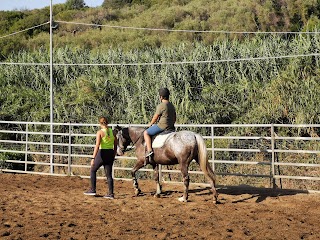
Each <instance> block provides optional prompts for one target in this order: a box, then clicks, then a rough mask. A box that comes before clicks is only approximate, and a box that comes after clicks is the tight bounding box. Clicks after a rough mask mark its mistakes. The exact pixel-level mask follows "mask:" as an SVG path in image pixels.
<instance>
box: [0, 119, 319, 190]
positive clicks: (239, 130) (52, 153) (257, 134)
mask: <svg viewBox="0 0 320 240" xmlns="http://www.w3.org/2000/svg"><path fill="white" fill-rule="evenodd" d="M110 126H112V127H114V126H115V125H113V124H111V125H110ZM126 126H129V125H126ZM130 126H145V125H138V124H132V125H130ZM51 127H52V128H53V132H52V133H51V132H50V128H51ZM176 127H177V130H178V131H179V130H191V131H194V132H197V133H199V134H201V135H202V136H203V138H204V139H205V141H206V144H207V149H208V154H209V162H210V164H211V165H212V167H213V169H214V171H215V172H216V175H217V176H218V178H219V179H218V182H219V184H220V185H230V184H232V185H235V184H249V185H252V184H254V185H258V186H259V185H260V186H261V184H264V186H265V184H266V181H265V180H267V182H268V184H269V186H270V187H276V186H279V185H281V187H282V184H283V181H287V182H286V184H285V187H286V188H296V189H304V190H309V191H320V189H319V185H320V184H319V181H320V137H319V136H318V134H320V124H319V125H289V124H287V125H282V124H239V125H238V124H212V125H211V124H202V125H200V124H197V125H192V124H185V125H179V124H178V125H176ZM97 129H98V125H97V124H80V123H53V124H50V123H44V122H13V121H0V168H1V171H2V172H14V173H33V174H47V175H57V176H68V175H78V176H81V177H88V175H89V168H90V165H89V161H88V158H89V157H90V156H91V155H92V151H93V147H94V144H93V143H94V142H95V132H96V131H97ZM287 133H290V134H289V135H290V136H288V134H287ZM51 134H52V136H53V142H51V139H50V137H51ZM135 159H136V158H135V156H134V155H133V154H131V156H123V157H119V156H118V157H117V161H116V162H115V166H114V170H113V175H114V177H115V178H116V179H117V178H119V179H131V175H130V170H131V168H132V166H133V164H134V161H135ZM178 167H179V166H174V167H172V168H171V169H169V167H167V169H165V166H162V168H161V170H160V175H161V179H163V181H170V182H180V180H179V177H173V175H178V174H179V173H180V171H179V168H178ZM152 171H153V170H152V169H150V168H148V167H145V168H143V169H141V170H140V172H141V174H140V176H141V177H145V178H148V177H149V175H148V173H150V172H152ZM189 172H190V176H194V179H192V181H193V182H199V183H200V182H205V180H204V178H203V177H201V176H202V175H203V173H202V172H201V171H200V170H199V168H197V166H196V165H194V166H191V169H190V171H189ZM172 178H175V179H172ZM228 178H230V179H232V180H230V181H229V180H228V181H226V179H228ZM245 178H253V179H255V180H251V181H247V180H245ZM257 179H264V180H257ZM296 181H300V182H298V183H297V182H296Z"/></svg>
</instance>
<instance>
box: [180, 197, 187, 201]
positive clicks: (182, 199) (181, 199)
mask: <svg viewBox="0 0 320 240" xmlns="http://www.w3.org/2000/svg"><path fill="white" fill-rule="evenodd" d="M178 200H179V201H180V202H187V199H185V198H184V197H180V198H178Z"/></svg>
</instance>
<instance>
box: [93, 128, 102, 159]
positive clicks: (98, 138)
mask: <svg viewBox="0 0 320 240" xmlns="http://www.w3.org/2000/svg"><path fill="white" fill-rule="evenodd" d="M100 142H101V134H100V131H98V132H97V135H96V145H95V147H94V150H93V155H92V158H93V159H92V160H91V165H93V160H94V159H95V157H96V156H97V153H98V151H99V147H100Z"/></svg>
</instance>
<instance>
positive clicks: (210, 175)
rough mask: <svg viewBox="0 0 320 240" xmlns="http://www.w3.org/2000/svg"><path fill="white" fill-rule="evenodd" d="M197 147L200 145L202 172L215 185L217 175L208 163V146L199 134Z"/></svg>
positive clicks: (197, 135) (199, 154)
mask: <svg viewBox="0 0 320 240" xmlns="http://www.w3.org/2000/svg"><path fill="white" fill-rule="evenodd" d="M195 136H196V140H197V145H198V163H199V165H200V168H201V170H202V171H203V172H204V174H205V175H206V177H207V178H209V180H211V181H212V184H213V185H215V174H214V172H213V170H212V168H211V166H210V164H209V161H208V152H207V147H206V144H205V142H204V140H203V138H202V136H200V135H199V134H195ZM213 187H214V186H213Z"/></svg>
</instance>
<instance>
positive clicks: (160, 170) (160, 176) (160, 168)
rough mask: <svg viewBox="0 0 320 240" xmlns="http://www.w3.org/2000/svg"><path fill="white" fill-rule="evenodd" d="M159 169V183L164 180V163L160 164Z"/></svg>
mask: <svg viewBox="0 0 320 240" xmlns="http://www.w3.org/2000/svg"><path fill="white" fill-rule="evenodd" d="M158 171H159V183H161V182H162V165H161V164H159V165H158Z"/></svg>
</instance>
